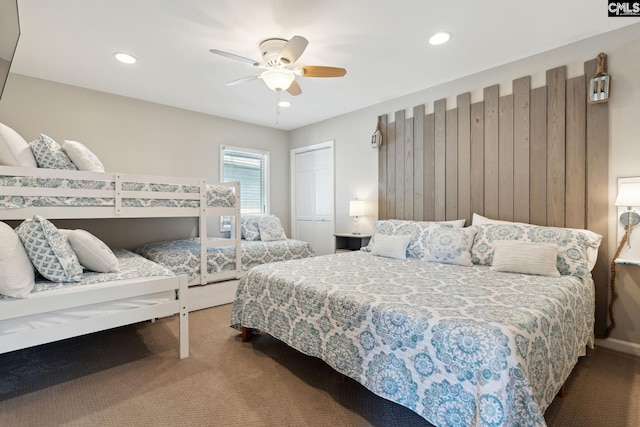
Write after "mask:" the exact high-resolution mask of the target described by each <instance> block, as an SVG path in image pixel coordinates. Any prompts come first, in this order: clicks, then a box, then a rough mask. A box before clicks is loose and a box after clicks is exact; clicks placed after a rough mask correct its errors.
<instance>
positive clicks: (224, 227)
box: [220, 145, 271, 231]
mask: <svg viewBox="0 0 640 427" xmlns="http://www.w3.org/2000/svg"><path fill="white" fill-rule="evenodd" d="M225 150H228V151H237V152H241V153H248V154H255V155H260V156H264V190H263V191H264V206H262V212H261V213H260V215H269V213H270V211H271V206H270V201H271V198H270V186H271V185H270V183H271V174H270V173H269V166H270V165H269V163H270V158H271V153H270V152H269V151H265V150H257V149H255V148H245V147H236V146H232V145H220V182H224V179H225V178H224V152H225ZM240 194H241V195H242V187H240ZM240 212H241V215H242V204H241V205H240ZM230 227H231V226H230V223H229V224H227V222H226V221H224V220H223V219H222V218H221V231H229V230H230V229H231V228H230Z"/></svg>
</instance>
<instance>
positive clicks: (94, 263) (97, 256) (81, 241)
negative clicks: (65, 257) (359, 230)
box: [60, 230, 119, 273]
mask: <svg viewBox="0 0 640 427" xmlns="http://www.w3.org/2000/svg"><path fill="white" fill-rule="evenodd" d="M60 232H61V233H62V234H63V235H64V236H65V237H66V238H67V240H68V241H69V245H71V249H73V251H74V252H75V253H76V256H77V257H78V261H80V264H81V265H82V266H83V267H84V268H85V269H87V270H91V271H97V272H98V273H111V272H114V271H118V264H119V263H118V258H116V256H115V255H114V253H113V251H112V250H111V249H109V247H108V246H107V245H106V244H105V243H104V242H103V241H102V240H100V239H98V238H97V237H96V236H94V235H93V234H91V233H89V232H88V231H85V230H60Z"/></svg>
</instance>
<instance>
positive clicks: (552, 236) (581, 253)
mask: <svg viewBox="0 0 640 427" xmlns="http://www.w3.org/2000/svg"><path fill="white" fill-rule="evenodd" d="M473 228H475V229H477V230H478V231H477V233H476V236H475V239H474V241H473V246H472V247H471V261H472V262H473V263H474V264H480V265H491V264H492V263H493V257H494V251H495V248H494V246H493V243H494V242H495V241H497V240H517V241H522V242H538V243H553V244H555V245H557V246H558V249H559V250H558V257H557V267H558V271H559V272H560V274H562V275H563V276H567V275H573V276H576V277H583V278H586V277H588V276H589V266H588V264H587V249H588V248H589V246H590V245H592V244H594V243H593V241H592V240H591V239H590V236H589V235H587V233H585V232H582V231H579V230H572V229H568V228H557V227H542V226H538V225H529V224H518V223H511V224H487V225H474V226H473ZM599 243H600V242H597V244H599Z"/></svg>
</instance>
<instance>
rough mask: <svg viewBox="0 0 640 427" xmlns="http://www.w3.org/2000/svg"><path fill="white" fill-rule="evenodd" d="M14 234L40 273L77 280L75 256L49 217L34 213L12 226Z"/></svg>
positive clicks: (54, 278)
mask: <svg viewBox="0 0 640 427" xmlns="http://www.w3.org/2000/svg"><path fill="white" fill-rule="evenodd" d="M16 234H17V235H18V237H19V238H20V241H21V242H22V245H23V246H24V248H25V250H26V251H27V255H29V259H30V260H31V262H32V263H33V266H34V267H35V268H36V270H37V271H38V272H39V273H40V274H41V275H42V276H43V277H45V278H46V279H49V280H51V281H54V282H77V281H79V280H80V279H81V278H82V267H81V266H80V262H79V261H78V257H77V256H76V254H75V252H74V251H73V249H71V246H70V245H69V242H68V241H67V239H66V238H65V237H64V236H63V235H62V233H60V231H58V229H57V228H56V226H55V225H53V224H52V223H51V222H50V221H48V220H46V219H45V218H43V217H41V216H40V215H34V216H33V218H30V219H26V220H24V221H23V222H22V224H20V225H19V226H18V228H16Z"/></svg>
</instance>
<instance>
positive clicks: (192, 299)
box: [188, 280, 240, 311]
mask: <svg viewBox="0 0 640 427" xmlns="http://www.w3.org/2000/svg"><path fill="white" fill-rule="evenodd" d="M239 282H240V280H227V281H224V282H217V283H209V284H208V285H197V286H189V291H188V297H189V302H188V306H189V311H195V310H202V309H203V308H209V307H215V306H218V305H223V304H229V303H232V302H233V300H234V299H235V297H236V289H237V288H238V283H239Z"/></svg>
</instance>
